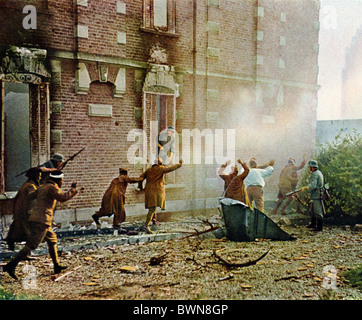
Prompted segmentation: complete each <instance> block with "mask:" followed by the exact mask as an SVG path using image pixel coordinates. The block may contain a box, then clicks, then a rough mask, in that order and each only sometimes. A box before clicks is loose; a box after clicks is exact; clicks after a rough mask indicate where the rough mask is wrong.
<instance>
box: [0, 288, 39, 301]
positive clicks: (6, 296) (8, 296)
mask: <svg viewBox="0 0 362 320" xmlns="http://www.w3.org/2000/svg"><path fill="white" fill-rule="evenodd" d="M39 299H40V297H38V296H34V295H27V294H21V295H15V294H14V293H12V292H9V291H7V290H5V289H4V288H3V287H2V286H1V285H0V300H39Z"/></svg>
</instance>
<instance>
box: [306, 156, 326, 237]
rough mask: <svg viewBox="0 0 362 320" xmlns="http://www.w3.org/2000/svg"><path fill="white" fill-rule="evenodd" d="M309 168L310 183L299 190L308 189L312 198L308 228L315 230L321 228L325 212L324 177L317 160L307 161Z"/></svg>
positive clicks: (320, 229)
mask: <svg viewBox="0 0 362 320" xmlns="http://www.w3.org/2000/svg"><path fill="white" fill-rule="evenodd" d="M308 167H309V170H310V171H311V172H312V174H311V176H310V183H309V186H308V187H303V188H302V189H301V190H302V191H305V190H309V191H310V197H311V199H312V209H311V224H310V225H309V226H308V227H309V228H315V231H322V230H323V215H324V214H325V209H324V203H323V196H322V195H323V186H324V178H323V174H322V172H321V171H320V170H319V168H318V162H317V161H316V160H310V161H309V162H308Z"/></svg>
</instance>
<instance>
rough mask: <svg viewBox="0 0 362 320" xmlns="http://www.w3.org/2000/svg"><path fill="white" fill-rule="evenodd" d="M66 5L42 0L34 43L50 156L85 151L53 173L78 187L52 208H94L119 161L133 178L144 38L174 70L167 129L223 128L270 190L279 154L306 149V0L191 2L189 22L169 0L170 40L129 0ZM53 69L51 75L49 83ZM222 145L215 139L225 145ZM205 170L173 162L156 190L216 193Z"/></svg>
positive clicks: (313, 37) (311, 9)
mask: <svg viewBox="0 0 362 320" xmlns="http://www.w3.org/2000/svg"><path fill="white" fill-rule="evenodd" d="M73 3H74V0H63V1H61V2H60V1H55V0H49V1H47V2H46V8H45V9H44V10H45V11H47V12H48V13H49V15H50V17H51V23H50V25H46V24H42V23H41V24H40V25H39V30H38V31H37V32H39V33H42V35H43V40H42V42H41V44H40V46H41V47H43V48H45V49H48V54H49V59H50V60H51V62H52V63H53V65H57V68H56V69H54V68H53V79H51V91H50V94H51V96H50V100H51V101H52V102H57V103H59V104H60V105H61V108H60V110H58V111H57V112H53V113H52V115H51V130H52V132H57V133H58V134H59V133H60V134H61V141H60V140H55V139H53V140H52V144H51V147H52V151H54V152H60V153H62V154H64V155H65V156H66V157H67V156H70V155H71V154H73V153H75V152H77V151H78V150H79V149H81V148H82V147H84V146H86V147H87V148H86V150H85V151H84V152H83V153H82V154H80V155H79V157H77V158H76V160H75V161H74V162H71V163H70V164H69V165H68V166H67V167H66V168H65V170H64V172H65V174H66V179H65V183H64V188H67V187H68V185H70V183H71V182H72V181H78V185H79V186H80V187H84V188H85V190H84V193H83V194H81V195H79V196H77V198H76V199H74V200H72V201H71V202H69V203H66V204H63V205H60V206H59V209H66V208H74V207H77V208H87V207H96V206H100V203H101V198H102V196H103V194H104V192H105V190H106V189H107V187H108V185H109V183H110V182H111V180H112V179H113V178H114V177H116V176H117V173H118V168H119V167H127V168H128V169H129V174H130V175H131V176H138V175H139V174H141V173H142V169H140V168H136V167H135V166H134V165H133V164H129V163H128V160H127V151H128V149H129V147H130V146H131V145H132V142H131V141H127V134H128V132H129V131H130V130H132V129H136V128H138V129H142V127H143V121H142V119H140V118H139V117H138V116H135V111H137V110H138V111H139V110H142V85H143V81H144V77H145V75H146V73H147V71H148V67H149V64H148V59H149V49H150V48H151V47H152V46H154V45H155V44H159V45H160V46H161V47H162V48H164V49H165V50H166V52H167V54H168V59H167V63H168V65H170V66H173V67H174V69H175V74H176V76H175V78H176V81H177V82H178V84H179V86H180V96H179V97H177V99H176V111H177V114H178V116H177V120H176V129H177V131H178V132H180V133H181V132H182V129H193V128H195V125H196V127H197V129H199V130H203V129H205V128H209V129H211V130H212V132H215V129H224V130H225V132H226V129H234V130H235V132H236V159H238V158H241V159H242V160H244V161H248V160H249V159H250V158H251V157H257V159H258V160H259V161H260V162H261V163H265V162H267V161H269V160H270V159H271V158H274V159H275V160H276V172H275V174H274V175H273V176H272V177H271V179H270V180H269V182H268V184H267V191H268V192H269V193H270V194H271V196H272V197H273V196H274V195H275V194H276V191H277V190H276V185H277V180H278V176H279V172H280V170H281V169H282V168H283V166H284V165H285V164H286V162H287V160H288V158H289V157H291V156H293V157H295V158H296V159H297V162H298V161H299V160H301V158H302V155H303V153H307V154H308V155H311V154H312V152H313V150H314V149H313V146H314V140H315V120H316V119H315V114H316V113H315V107H316V92H317V86H316V82H317V80H316V79H317V68H316V67H317V51H316V44H317V43H318V25H317V24H316V21H317V20H318V1H306V0H301V1H295V2H294V1H287V0H285V1H262V0H259V1H236V0H233V1H231V0H229V1H226V0H220V1H209V2H207V1H197V21H195V23H194V21H193V10H192V8H193V1H190V0H182V1H181V0H177V1H176V34H171V35H165V34H164V33H157V32H147V31H145V30H143V29H142V28H141V27H142V8H143V6H142V3H143V1H141V0H134V1H124V2H123V1H116V0H109V1H101V0H88V1H86V0H82V1H80V0H79V1H78V6H76V7H75V6H74V5H73ZM207 3H209V4H210V5H207ZM117 8H118V11H119V12H117ZM124 8H125V12H124V11H123V9H124ZM120 9H122V10H120ZM296 21H298V23H296ZM75 25H78V27H77V28H75ZM194 28H196V32H197V37H196V43H195V44H194V43H193V30H194ZM44 33H46V34H47V35H45V34H44ZM75 33H76V35H77V36H76V37H75V36H74V35H75ZM301 35H303V36H301ZM281 37H282V38H281ZM20 40H21V39H20ZM20 40H19V41H20ZM1 41H2V42H3V43H5V42H6V41H5V40H3V39H2V40H1ZM20 42H21V41H20ZM23 44H24V45H26V43H25V42H23ZM194 45H195V49H196V51H195V52H194V51H193V49H194ZM75 58H77V59H76V60H75ZM194 58H195V59H196V73H197V76H196V86H195V87H194V86H193V80H194V79H193V75H192V74H193V72H194V71H195V70H193V61H194V60H193V59H194ZM280 60H283V61H284V64H283V63H282V62H280ZM79 63H83V64H84V66H85V67H86V68H87V70H86V71H87V72H86V73H84V74H85V76H86V77H87V76H89V77H90V81H89V83H87V79H86V81H85V82H86V86H85V87H81V90H80V89H79V88H78V89H77V86H78V85H79V84H81V82H82V81H83V80H84V79H83V78H81V76H79V75H77V74H78V73H80V72H83V71H82V70H81V69H80V65H79ZM100 65H106V66H107V67H108V72H109V74H108V79H107V82H101V81H100V77H99V75H98V72H99V71H100ZM119 68H125V83H126V85H125V88H124V91H122V93H121V94H119V95H118V96H117V95H115V94H114V90H115V89H117V88H115V87H116V74H117V72H118V69H119ZM112 72H115V73H114V74H111V75H110V73H112ZM55 74H56V75H57V76H58V77H59V79H60V81H54V75H55ZM84 74H82V75H84ZM59 79H58V80H59ZM87 85H88V86H87ZM122 90H123V89H122ZM59 104H58V105H59ZM92 104H98V105H103V106H107V107H106V109H107V108H108V109H107V110H108V111H109V110H110V109H109V107H108V106H111V110H112V115H111V117H106V116H94V115H90V114H89V107H90V105H92ZM194 114H195V115H196V118H195V119H194ZM58 138H59V136H58ZM226 146H227V141H226V140H224V149H225V150H226ZM181 147H182V144H181ZM225 155H226V152H225ZM195 168H196V169H195ZM217 168H218V164H216V163H214V164H210V165H199V166H197V167H194V166H192V165H184V166H183V168H182V169H179V170H178V171H176V182H177V184H181V185H182V184H183V185H184V188H181V189H177V188H176V189H172V188H170V189H168V190H167V199H168V200H178V199H185V200H186V199H190V198H191V197H196V198H208V197H217V196H218V195H220V194H221V192H222V182H221V180H220V179H219V178H218V177H217V175H216V170H217ZM194 177H196V185H194ZM180 190H181V191H180ZM143 197H144V195H143V193H137V192H136V191H134V190H133V188H132V187H131V186H129V188H128V192H127V196H126V198H127V203H142V202H143Z"/></svg>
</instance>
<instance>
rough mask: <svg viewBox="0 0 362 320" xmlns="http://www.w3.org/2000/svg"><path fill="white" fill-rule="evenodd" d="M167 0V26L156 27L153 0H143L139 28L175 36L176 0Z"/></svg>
mask: <svg viewBox="0 0 362 320" xmlns="http://www.w3.org/2000/svg"><path fill="white" fill-rule="evenodd" d="M166 1H167V26H166V27H165V28H163V27H158V26H156V25H155V24H154V13H155V5H154V0H143V25H142V27H141V29H142V30H143V31H146V32H151V33H158V34H164V35H170V36H172V35H173V36H176V35H177V33H176V0H166Z"/></svg>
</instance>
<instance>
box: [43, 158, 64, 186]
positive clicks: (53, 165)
mask: <svg viewBox="0 0 362 320" xmlns="http://www.w3.org/2000/svg"><path fill="white" fill-rule="evenodd" d="M63 162H64V157H63V155H61V154H60V153H55V154H53V155H52V157H51V158H50V160H49V161H47V162H45V163H43V164H42V165H40V166H39V169H40V170H41V171H42V175H41V181H40V182H41V183H42V182H44V180H45V179H46V178H47V177H48V176H49V174H50V173H51V172H53V171H57V170H59V168H60V166H61V165H62V163H63Z"/></svg>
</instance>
